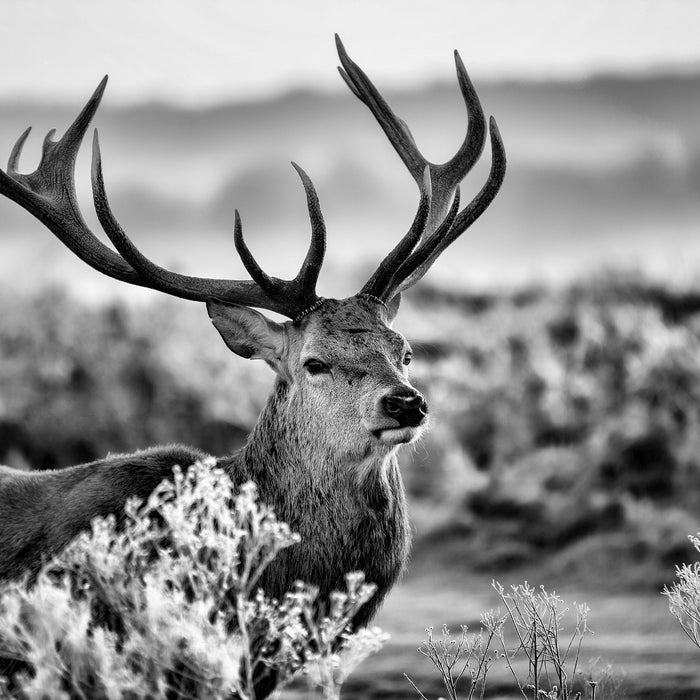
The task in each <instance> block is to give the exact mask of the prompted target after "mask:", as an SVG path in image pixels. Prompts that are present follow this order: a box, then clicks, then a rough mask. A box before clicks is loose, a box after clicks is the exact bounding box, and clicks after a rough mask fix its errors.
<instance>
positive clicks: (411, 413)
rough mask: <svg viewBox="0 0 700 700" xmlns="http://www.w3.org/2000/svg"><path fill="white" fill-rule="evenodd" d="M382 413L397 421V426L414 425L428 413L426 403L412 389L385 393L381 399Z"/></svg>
mask: <svg viewBox="0 0 700 700" xmlns="http://www.w3.org/2000/svg"><path fill="white" fill-rule="evenodd" d="M382 408H383V409H384V413H385V414H386V415H387V416H388V417H389V418H393V419H394V420H395V421H397V422H398V424H399V427H401V428H406V427H409V426H410V427H416V426H418V425H420V424H421V423H422V422H423V421H424V420H425V417H426V416H427V415H428V404H427V403H426V402H425V399H424V398H423V397H422V396H421V395H420V394H419V393H418V392H417V391H415V390H414V389H404V390H401V391H396V392H394V393H392V394H387V395H386V396H385V397H384V398H383V399H382Z"/></svg>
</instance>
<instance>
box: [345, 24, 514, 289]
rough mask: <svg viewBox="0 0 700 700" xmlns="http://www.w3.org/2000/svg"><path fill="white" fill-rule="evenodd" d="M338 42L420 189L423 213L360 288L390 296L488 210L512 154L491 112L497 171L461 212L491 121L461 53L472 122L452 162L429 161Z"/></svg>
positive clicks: (360, 93) (355, 83)
mask: <svg viewBox="0 0 700 700" xmlns="http://www.w3.org/2000/svg"><path fill="white" fill-rule="evenodd" d="M335 41H336V46H337V49H338V56H339V58H340V63H341V64H342V67H340V66H339V67H338V70H339V72H340V75H341V76H342V77H343V79H344V80H345V82H346V83H347V85H348V87H349V88H350V90H351V91H352V92H353V94H354V95H355V96H356V97H357V98H358V99H359V100H361V101H362V102H364V103H365V104H366V105H367V107H369V109H370V111H371V112H372V114H373V115H374V117H375V118H376V120H377V121H378V122H379V125H380V126H381V127H382V129H383V130H384V133H385V134H386V135H387V137H388V138H389V141H390V143H391V145H392V146H393V147H394V149H395V150H396V152H397V153H398V154H399V156H400V158H401V160H402V161H403V162H404V164H405V165H406V168H408V171H409V172H410V173H411V175H412V176H413V179H414V180H415V181H416V183H417V185H418V188H419V190H420V203H419V206H418V213H417V214H416V217H415V219H414V221H413V224H412V226H411V228H410V230H409V231H408V233H407V234H406V235H405V236H404V237H403V238H402V239H401V241H400V242H399V244H398V245H397V246H396V247H395V248H394V249H393V250H392V251H391V252H390V253H389V255H387V257H386V258H384V260H383V261H382V262H381V263H380V265H379V267H378V268H377V270H376V272H375V273H374V274H373V275H372V277H371V278H370V279H369V280H368V281H367V283H366V284H365V286H364V287H363V288H362V290H361V292H360V293H361V294H372V295H374V296H376V297H379V298H380V299H383V300H385V301H386V300H388V299H390V298H391V297H393V296H394V295H395V294H398V293H399V292H401V291H403V290H404V289H407V288H408V287H410V286H412V285H414V284H415V283H416V282H417V281H418V280H419V279H420V278H421V277H423V275H424V274H425V273H426V272H427V271H428V269H429V268H430V266H431V265H432V264H433V263H434V262H435V260H436V259H437V257H438V256H439V255H440V254H441V253H442V252H443V251H444V250H445V248H447V246H449V245H450V244H451V243H452V242H454V241H455V240H456V239H457V238H458V237H459V236H460V235H461V234H462V233H464V231H466V229H467V228H469V226H471V225H472V224H473V223H474V222H475V221H476V220H477V219H478V218H479V217H480V216H481V214H483V212H484V211H485V210H486V208H487V207H488V206H489V204H491V202H492V201H493V199H494V197H495V196H496V194H497V193H498V190H499V189H500V187H501V184H502V183H503V178H504V176H505V171H506V155H505V150H504V148H503V142H502V140H501V136H500V134H499V132H498V127H497V126H496V121H495V119H494V118H493V117H491V118H490V120H489V132H490V135H491V171H490V172H489V176H488V179H487V180H486V184H485V185H484V186H483V187H482V188H481V191H480V192H479V193H478V194H477V195H476V197H475V198H474V199H473V200H472V201H471V202H470V203H469V204H468V205H467V206H466V207H465V208H464V209H462V210H461V211H460V209H459V183H460V182H461V181H462V180H463V179H464V177H465V176H466V175H467V173H468V172H469V171H470V170H471V169H472V167H473V166H474V164H475V163H476V162H477V160H479V157H480V156H481V153H482V151H483V149H484V142H485V140H486V123H485V120H484V112H483V110H482V109H481V104H480V102H479V98H478V96H477V94H476V91H475V90H474V86H473V85H472V82H471V80H470V79H469V76H468V75H467V71H466V69H465V67H464V64H463V63H462V59H461V58H460V57H459V54H458V53H457V52H456V51H455V64H456V67H457V81H458V82H459V87H460V90H461V92H462V97H463V98H464V103H465V105H466V108H467V115H468V117H469V126H468V128H467V135H466V136H465V138H464V141H463V143H462V145H461V146H460V148H459V150H458V151H457V153H456V154H455V155H454V156H453V157H452V158H451V159H450V160H448V161H447V162H446V163H441V164H437V163H431V162H430V161H428V160H427V159H426V158H425V157H424V156H423V155H422V153H421V152H420V151H419V150H418V147H417V146H416V142H415V140H414V138H413V136H412V134H411V132H410V130H409V128H408V126H407V125H406V124H405V122H404V121H402V120H401V119H399V117H397V116H396V114H394V112H393V111H392V110H391V108H390V107H389V105H388V104H387V102H386V100H385V99H384V98H383V97H382V96H381V94H380V93H379V91H378V90H377V88H376V87H375V86H374V85H373V84H372V81H371V80H370V79H369V78H368V77H367V75H366V74H365V73H364V71H363V70H362V69H361V68H360V67H359V66H358V65H357V64H356V63H355V62H354V61H353V60H352V59H351V58H350V57H349V56H348V54H347V52H346V51H345V47H344V46H343V43H342V42H341V41H340V37H339V36H338V35H337V34H336V36H335ZM450 202H451V205H450Z"/></svg>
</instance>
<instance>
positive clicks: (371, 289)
mask: <svg viewBox="0 0 700 700" xmlns="http://www.w3.org/2000/svg"><path fill="white" fill-rule="evenodd" d="M423 179H424V184H423V187H421V196H420V201H419V203H418V211H417V212H416V216H415V218H414V219H413V223H412V224H411V228H410V229H409V230H408V233H407V234H406V235H405V236H404V237H403V238H402V239H401V240H400V241H399V242H398V244H397V245H396V246H395V247H394V249H393V250H392V251H391V252H390V253H389V255H387V256H386V258H384V260H382V262H381V263H380V264H379V267H378V268H377V270H376V272H375V273H374V274H373V275H372V276H371V277H370V278H369V280H368V281H367V282H366V283H365V286H364V287H362V289H361V290H360V294H371V295H372V296H375V297H378V298H380V299H381V298H382V296H383V295H384V293H385V291H386V290H387V289H388V288H389V285H390V284H391V281H392V279H393V277H394V275H395V274H396V271H397V268H398V267H399V266H400V265H401V263H402V262H403V261H404V260H405V259H406V257H407V256H408V255H410V254H411V252H412V251H413V249H414V248H415V247H416V245H417V244H418V241H419V240H420V238H421V236H422V235H423V230H424V229H425V224H426V222H427V221H428V213H429V212H430V200H431V197H432V187H431V184H430V169H429V168H428V166H427V165H426V166H425V170H424V171H423Z"/></svg>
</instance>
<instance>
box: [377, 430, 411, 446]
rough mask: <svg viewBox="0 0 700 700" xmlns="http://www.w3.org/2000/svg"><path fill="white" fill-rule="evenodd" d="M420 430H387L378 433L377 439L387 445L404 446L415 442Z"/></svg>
mask: <svg viewBox="0 0 700 700" xmlns="http://www.w3.org/2000/svg"><path fill="white" fill-rule="evenodd" d="M420 432H421V431H420V430H419V429H418V428H387V429H386V430H378V431H376V433H375V434H376V435H377V439H378V440H379V442H381V443H384V444H385V445H403V444H406V443H408V442H413V440H415V439H416V438H417V437H418V436H419V435H420Z"/></svg>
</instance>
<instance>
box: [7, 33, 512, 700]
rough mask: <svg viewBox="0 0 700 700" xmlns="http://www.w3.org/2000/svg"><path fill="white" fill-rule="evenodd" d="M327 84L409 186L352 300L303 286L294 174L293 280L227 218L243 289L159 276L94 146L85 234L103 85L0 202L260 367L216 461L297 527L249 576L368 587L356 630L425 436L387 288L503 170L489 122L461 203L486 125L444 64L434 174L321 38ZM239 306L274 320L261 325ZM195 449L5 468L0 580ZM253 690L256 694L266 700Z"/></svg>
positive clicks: (319, 257)
mask: <svg viewBox="0 0 700 700" xmlns="http://www.w3.org/2000/svg"><path fill="white" fill-rule="evenodd" d="M336 40H337V46H338V53H339V57H340V62H341V64H342V68H340V73H341V76H342V77H343V79H344V80H345V81H346V83H347V84H348V86H349V87H350V89H351V91H352V92H353V94H354V95H355V96H356V97H358V98H359V99H360V100H361V101H362V102H363V103H364V104H365V105H367V107H368V108H369V109H370V111H371V112H372V114H373V115H374V116H375V118H376V119H377V121H378V122H379V124H380V126H381V127H382V129H383V130H384V132H385V133H386V135H387V136H388V138H389V140H390V142H391V144H392V146H393V147H394V148H395V150H396V151H397V153H398V154H399V156H400V157H401V159H402V161H403V162H404V164H405V165H406V167H407V169H408V171H409V172H410V174H411V176H412V177H413V178H414V180H415V181H416V183H417V185H418V188H419V192H420V198H419V204H418V211H417V213H416V216H415V218H414V221H413V223H412V225H411V227H410V229H409V231H408V232H407V233H406V234H405V235H404V237H403V238H402V239H401V240H400V241H399V243H398V244H397V245H396V246H395V247H394V248H393V250H391V252H390V253H389V254H388V255H387V256H386V257H385V258H384V260H383V261H382V262H381V263H380V264H379V266H378V267H377V269H376V271H375V272H374V274H373V275H372V276H371V277H370V279H369V280H368V281H367V282H366V284H365V285H364V286H363V287H362V289H361V290H360V292H358V293H357V294H355V295H354V296H351V297H349V298H347V299H341V300H338V299H324V298H322V297H320V296H318V295H317V294H316V290H315V287H316V282H317V279H318V276H319V272H320V269H321V265H322V262H323V257H324V253H325V225H324V222H323V217H322V215H321V210H320V206H319V202H318V198H317V195H316V191H315V189H314V186H313V184H312V183H311V180H310V179H309V177H308V176H307V175H306V173H304V171H303V170H301V168H299V167H298V166H296V165H295V166H294V167H295V168H296V170H297V172H298V174H299V176H300V177H301V180H302V184H303V186H304V190H305V193H306V199H307V205H308V210H309V216H310V219H311V227H312V235H311V243H310V245H309V249H308V252H307V254H306V258H305V259H304V262H303V264H302V267H301V269H300V271H299V273H298V275H297V276H296V277H295V278H294V279H292V280H288V281H287V280H281V279H278V278H276V277H272V276H270V275H268V274H266V273H265V272H264V271H263V270H262V269H261V268H260V266H259V265H258V263H257V261H256V260H255V258H254V257H253V255H252V254H251V252H250V250H249V249H248V247H247V245H246V243H245V241H244V239H243V230H242V224H241V219H240V216H239V214H238V212H237V211H236V212H235V219H234V222H235V224H234V243H235V247H236V250H237V251H238V253H239V255H240V257H241V260H242V262H243V264H244V266H245V268H246V270H247V272H248V273H249V275H250V277H251V278H252V279H251V280H222V279H207V278H196V277H190V276H187V275H182V274H179V273H176V272H172V271H169V270H166V269H165V268H162V267H160V266H158V265H157V264H155V263H154V262H152V261H150V260H149V259H148V258H146V257H145V256H144V255H143V254H142V253H141V252H140V251H139V250H138V249H137V248H136V246H135V245H134V244H133V242H132V241H131V240H130V239H129V237H128V236H127V235H126V233H125V232H124V231H123V229H122V228H121V226H120V225H119V222H118V221H117V219H116V217H115V216H114V214H113V213H112V210H111V208H110V206H109V203H108V200H107V195H106V191H105V186H104V180H103V174H102V162H101V155H100V149H99V143H98V140H97V132H95V137H94V139H93V169H92V188H93V199H94V204H95V209H96V212H97V216H98V219H99V221H100V224H101V226H102V228H103V229H104V231H105V233H106V234H107V236H108V237H109V239H110V241H111V242H112V244H113V246H114V247H115V248H116V251H117V252H115V251H114V250H112V249H111V248H109V247H107V246H105V245H104V244H103V243H102V242H101V241H100V240H99V239H98V238H97V237H96V236H95V235H94V234H93V232H92V231H91V230H90V229H89V228H88V226H87V224H86V223H85V220H84V219H83V217H82V215H81V213H80V208H79V205H78V202H77V198H76V195H75V184H74V178H75V175H74V167H75V161H76V157H77V153H78V149H79V148H80V144H81V142H82V139H83V136H84V135H85V132H86V130H87V128H88V125H89V123H90V120H91V119H92V117H93V116H94V114H95V112H96V110H97V107H98V105H99V102H100V99H101V97H102V93H103V91H104V87H105V82H106V79H105V80H104V81H103V82H102V83H101V84H100V86H99V87H98V89H97V90H96V91H95V93H94V95H93V96H92V98H91V99H90V101H89V102H88V104H87V105H86V106H85V107H84V109H83V110H82V112H81V113H80V114H79V116H78V117H77V119H76V120H75V122H74V123H73V124H72V125H71V126H70V127H69V128H68V130H67V131H66V133H65V134H64V136H63V137H62V138H61V139H60V140H58V141H55V140H53V138H52V136H53V133H50V134H49V135H48V136H47V138H46V140H45V142H44V146H43V153H42V158H41V161H40V164H39V166H38V168H37V170H35V171H34V172H33V173H30V174H22V173H19V172H18V170H17V167H18V163H19V157H20V154H21V150H22V146H23V144H24V142H25V141H26V139H27V137H28V134H29V130H27V131H25V133H24V134H23V135H22V136H21V137H20V139H19V140H18V142H17V144H16V145H15V147H14V149H13V150H12V153H11V155H10V159H9V163H8V168H7V172H3V171H1V170H0V194H3V195H5V196H6V197H8V198H10V199H12V200H14V201H15V202H17V203H18V204H19V205H20V206H22V207H23V208H25V209H26V210H27V211H29V212H30V213H31V214H33V215H34V216H35V217H36V218H37V219H39V220H40V221H41V222H42V223H43V224H44V225H45V226H46V227H47V228H49V229H50V230H51V231H52V232H53V233H54V234H55V235H56V236H57V237H58V238H59V239H60V240H61V241H62V242H63V243H64V244H65V245H66V246H67V247H68V248H70V250H71V251H73V252H74V253H75V254H76V255H78V257H80V258H81V259H82V260H84V261H85V262H86V263H87V264H89V265H90V266H91V267H93V268H95V269H96V270H98V271H99V272H102V273H103V274H105V275H108V276H110V277H112V278H114V279H117V280H120V281H123V282H128V283H130V284H135V285H140V286H143V287H150V288H152V289H155V290H158V291H161V292H165V293H167V294H171V295H174V296H178V297H181V298H185V299H190V300H194V301H200V302H205V303H206V307H207V311H208V313H209V316H210V318H211V320H212V322H213V324H214V326H215V327H216V329H217V330H218V332H219V334H220V335H221V337H222V338H223V340H224V342H225V343H226V344H227V345H228V347H229V348H230V349H231V350H232V351H233V352H234V353H236V354H237V355H239V356H241V357H244V358H246V359H262V360H264V361H265V362H266V363H267V364H268V365H269V366H270V367H271V368H272V369H273V370H274V372H275V373H276V375H277V380H276V384H275V388H274V390H273V393H272V395H271V397H270V399H269V400H268V403H267V405H266V407H265V408H264V410H263V411H262V414H261V416H260V418H259V420H258V422H257V424H256V426H255V428H254V430H253V432H252V433H251V435H250V437H249V439H248V442H247V444H246V445H245V447H243V448H242V449H241V450H240V451H239V452H237V453H235V454H234V455H232V456H230V457H224V458H221V459H220V460H219V462H218V463H219V465H220V466H221V467H222V468H224V469H225V470H226V471H227V472H228V474H229V475H230V477H231V478H232V480H233V481H234V482H235V483H241V482H243V481H248V480H253V481H255V482H256V483H257V485H258V490H259V494H260V498H261V500H263V501H264V502H266V503H267V504H269V505H270V506H272V507H273V508H274V509H275V511H276V514H277V516H278V517H279V518H281V519H283V520H285V521H286V522H288V523H289V525H290V526H291V527H292V529H293V530H295V531H297V532H299V533H300V534H301V536H302V540H301V542H300V543H299V544H297V545H294V546H292V547H290V548H288V549H286V550H284V551H283V552H282V553H281V555H280V556H279V557H278V558H277V559H276V560H275V561H274V562H273V564H272V565H271V566H270V567H269V569H268V570H267V572H266V573H265V574H264V577H263V579H262V580H261V582H260V583H261V586H262V587H263V588H264V589H265V591H266V592H267V593H268V594H269V595H272V596H277V597H279V596H282V595H283V594H284V593H285V592H286V591H287V590H289V589H290V587H291V585H292V584H293V582H294V581H296V580H298V579H301V580H303V581H306V582H307V583H311V584H315V585H317V586H318V587H319V588H320V591H321V595H322V598H323V596H325V595H326V594H328V593H329V592H330V591H332V590H334V589H338V588H343V579H344V576H345V574H346V573H348V572H350V571H357V570H361V571H363V572H364V574H365V577H366V579H367V580H368V581H370V582H373V583H375V584H377V587H378V591H377V595H376V596H375V598H374V599H373V600H372V601H371V602H370V603H369V604H368V605H367V606H365V607H364V608H363V609H362V611H361V613H360V617H359V618H357V619H356V620H355V621H354V622H355V624H356V625H361V624H365V623H366V622H367V621H369V619H371V617H372V616H373V615H374V613H375V612H376V609H377V607H378V605H379V604H380V603H381V601H382V599H383V598H384V596H385V595H386V593H387V592H388V590H389V589H390V588H391V586H392V585H393V584H394V583H395V581H396V580H397V578H398V577H399V575H400V574H401V571H402V570H403V568H404V566H405V563H406V559H407V556H408V547H409V539H410V537H409V528H408V523H407V518H406V508H405V497H404V490H403V486H402V482H401V475H400V473H399V469H398V464H397V459H396V453H397V451H398V449H399V448H400V447H401V445H404V444H407V443H410V442H414V441H415V440H417V439H418V438H419V437H420V435H421V433H422V431H423V430H424V429H425V427H426V425H427V422H428V418H427V414H428V407H427V404H426V402H425V400H424V398H423V397H422V396H421V394H420V393H419V392H418V391H416V390H415V389H414V388H413V387H412V386H411V385H410V382H409V380H408V369H407V365H408V364H409V362H410V360H411V351H410V348H409V346H408V344H407V343H406V340H405V339H404V337H403V336H402V335H400V334H399V333H397V332H395V331H394V330H392V329H391V324H392V322H393V320H394V317H395V315H396V313H397V311H398V307H399V302H400V293H401V292H402V291H404V290H406V289H407V288H409V287H410V286H412V285H413V284H415V283H416V282H417V281H418V280H420V279H421V278H422V276H423V275H424V274H425V273H426V271H427V270H428V269H429V267H430V266H431V265H432V263H433V262H434V261H435V259H436V258H437V257H438V256H439V255H440V254H441V253H442V252H443V251H444V250H445V248H447V246H449V245H450V244H451V243H452V242H453V241H454V240H456V238H457V237H458V236H460V235H461V234H462V233H463V232H464V231H465V230H466V229H467V228H468V227H469V226H470V225H471V224H472V223H473V222H474V221H476V219H477V218H478V217H479V216H480V215H481V214H482V213H483V212H484V211H485V209H486V208H487V207H488V205H489V204H490V203H491V201H492V200H493V198H494V197H495V196H496V193H497V192H498V190H499V188H500V185H501V183H502V181H503V177H504V174H505V153H504V150H503V144H502V142H501V139H500V135H499V133H498V129H497V127H496V124H495V121H494V120H493V119H491V121H490V135H491V151H492V165H491V170H490V173H489V176H488V179H487V181H486V183H485V185H484V186H483V187H482V189H481V190H480V191H479V193H478V194H477V195H476V197H475V198H474V199H473V200H472V201H471V202H470V203H469V204H468V205H467V206H465V207H464V208H463V209H461V210H460V198H459V183H460V182H461V180H462V179H463V178H464V177H465V176H466V174H467V173H468V172H469V170H470V169H471V168H472V167H473V165H474V164H475V163H476V161H477V160H478V159H479V157H480V155H481V152H482V150H483V147H484V144H485V141H486V133H487V127H486V122H485V119H484V114H483V111H482V109H481V106H480V104H479V100H478V97H477V95H476V92H475V91H474V88H473V86H472V84H471V82H470V80H469V77H468V76H467V73H466V70H465V69H464V66H463V65H462V62H461V60H460V58H459V56H458V55H457V54H456V53H455V62H456V68H457V78H458V82H459V86H460V89H461V92H462V96H463V97H464V101H465V104H466V107H467V111H468V114H469V125H468V129H467V134H466V137H465V139H464V141H463V143H462V145H461V146H460V148H459V149H458V151H457V153H456V154H455V156H454V157H453V158H451V159H450V160H449V161H447V162H446V163H442V164H435V163H431V162H429V161H428V160H426V159H425V158H424V156H423V155H422V154H421V153H420V151H419V150H418V148H417V147H416V144H415V142H414V140H413V137H412V136H411V134H410V132H409V130H408V127H407V126H406V125H405V123H404V122H403V121H402V120H400V119H399V118H398V117H397V116H396V115H395V114H394V113H393V112H392V111H391V109H390V108H389V106H388V105H387V103H386V102H385V100H384V98H383V97H382V96H381V94H380V93H379V91H378V90H377V89H376V88H375V87H374V85H373V84H372V83H371V81H370V80H369V78H368V77H367V76H366V75H365V74H364V73H363V71H362V70H361V69H360V68H359V67H358V66H357V65H356V64H355V63H354V62H353V61H352V60H351V59H350V58H349V56H348V55H347V53H346V52H345V49H344V48H343V45H342V44H341V43H340V40H339V39H338V38H337V37H336ZM252 307H255V308H259V309H267V310H270V311H274V312H276V313H279V314H282V315H284V316H286V317H287V318H289V319H290V320H289V321H286V322H284V323H278V322H276V321H272V320H270V319H268V318H266V317H265V316H264V315H263V314H261V313H259V312H258V311H256V310H254V309H253V308H252ZM201 456H202V455H201V453H199V452H198V451H196V450H192V449H190V448H185V447H180V446H173V447H160V448H152V449H149V450H145V451H142V452H136V453H134V454H131V455H118V456H113V457H108V458H107V459H104V460H101V461H98V462H93V463H91V464H86V465H82V466H78V467H73V468H72V469H67V470H64V471H61V472H39V473H29V474H27V473H20V472H16V471H13V470H10V469H7V468H0V579H7V578H13V577H20V576H21V575H23V574H24V573H25V572H26V571H31V570H32V569H36V568H37V567H38V566H39V564H40V563H41V561H42V559H43V558H46V557H49V556H50V555H51V554H53V553H55V552H57V551H58V550H60V549H61V548H62V547H64V546H65V545H66V544H67V543H68V542H69V541H70V540H71V539H72V538H73V537H75V535H76V534H77V533H79V532H80V531H82V530H85V529H86V528H88V527H89V526H90V521H91V519H92V518H94V517H96V516H100V515H106V514H108V513H115V514H117V515H118V514H119V513H120V512H121V511H122V509H123V507H124V504H125V502H126V500H127V499H128V498H129V497H130V496H139V497H141V498H145V497H147V496H148V494H149V493H150V492H151V491H152V490H153V488H155V486H156V485H157V484H158V483H160V481H161V480H162V479H163V478H167V477H169V476H170V475H171V474H172V468H173V466H174V465H175V464H179V465H180V466H182V467H186V466H188V465H189V464H190V463H192V462H193V461H195V460H196V459H198V458H200V457H201ZM269 690H270V688H269V687H266V689H265V690H264V691H261V693H262V694H260V695H259V697H263V696H266V694H267V693H268V692H269Z"/></svg>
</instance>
